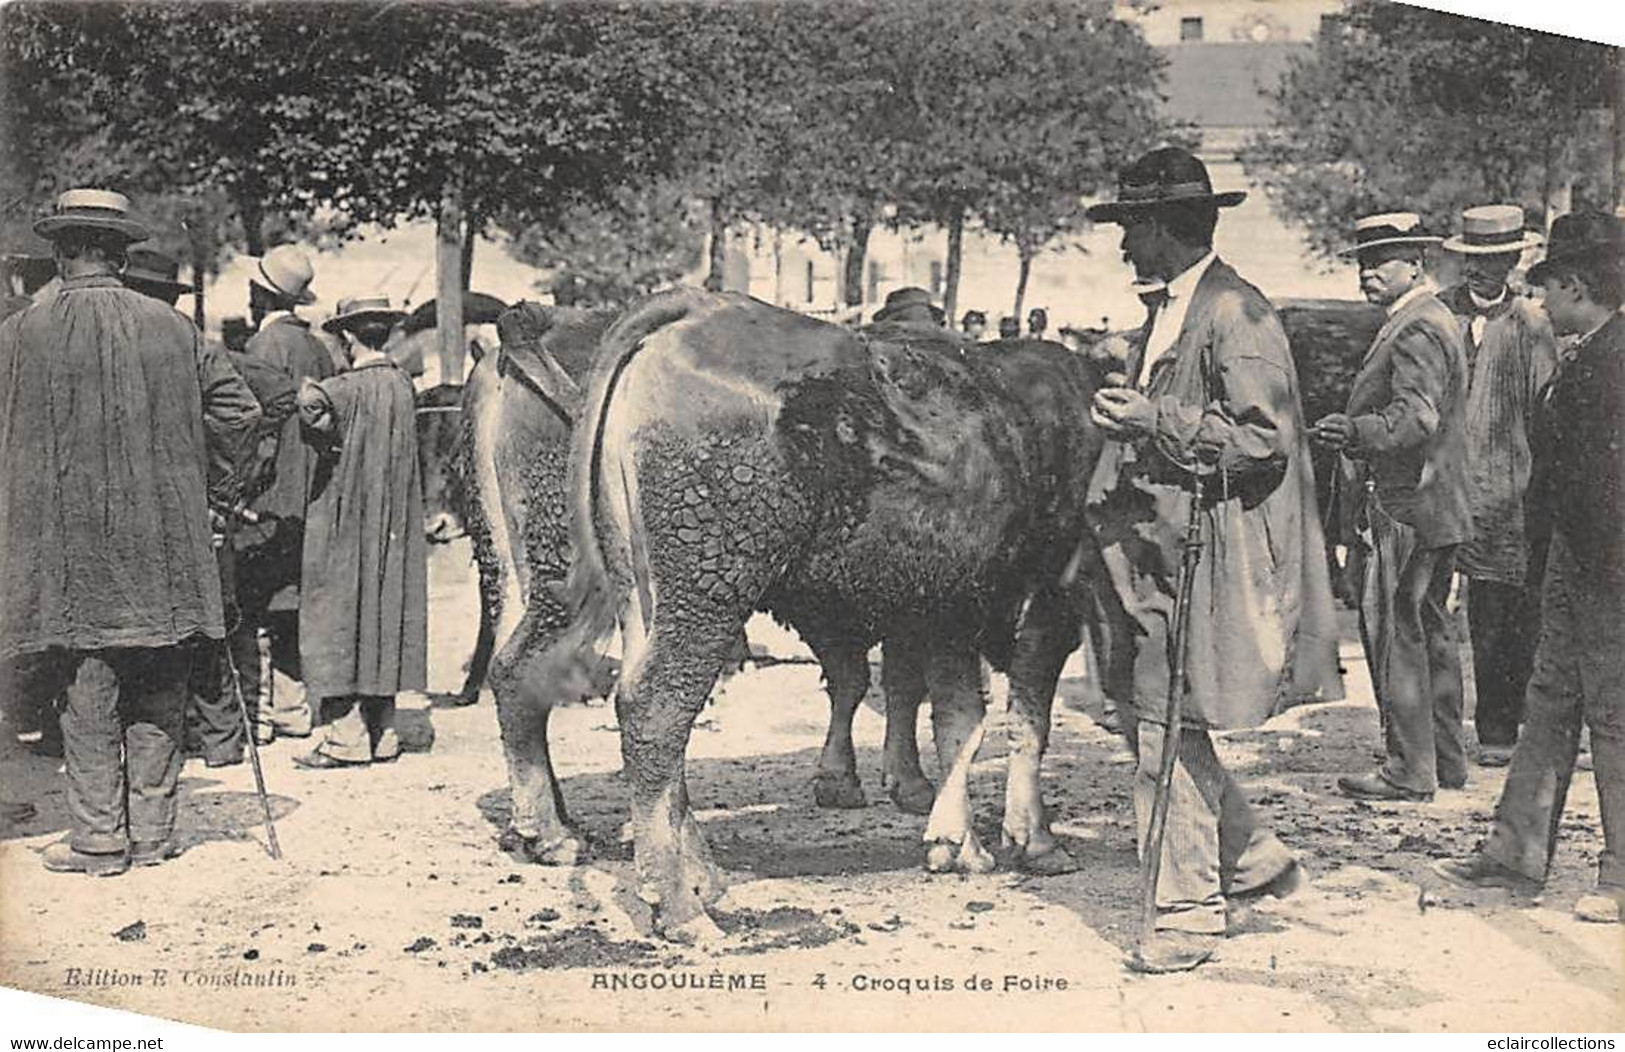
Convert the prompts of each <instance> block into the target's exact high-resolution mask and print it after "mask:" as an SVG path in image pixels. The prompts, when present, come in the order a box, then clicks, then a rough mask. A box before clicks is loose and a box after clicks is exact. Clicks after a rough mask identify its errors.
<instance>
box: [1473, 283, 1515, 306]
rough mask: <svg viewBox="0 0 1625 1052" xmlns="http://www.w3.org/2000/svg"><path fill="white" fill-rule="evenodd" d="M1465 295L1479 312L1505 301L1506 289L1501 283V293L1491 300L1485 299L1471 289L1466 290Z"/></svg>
mask: <svg viewBox="0 0 1625 1052" xmlns="http://www.w3.org/2000/svg"><path fill="white" fill-rule="evenodd" d="M1467 295H1468V297H1469V298H1470V299H1471V300H1472V301H1473V306H1474V307H1475V308H1477V309H1478V310H1479V311H1480V312H1483V311H1487V310H1489V309H1490V308H1491V307H1495V306H1499V305H1500V304H1502V303H1505V302H1506V298H1507V289H1506V286H1505V285H1502V286H1501V294H1500V295H1499V296H1497V297H1495V298H1494V299H1492V300H1487V299H1485V298H1484V297H1483V296H1480V295H1479V294H1478V293H1476V292H1474V291H1473V290H1472V289H1468V290H1467Z"/></svg>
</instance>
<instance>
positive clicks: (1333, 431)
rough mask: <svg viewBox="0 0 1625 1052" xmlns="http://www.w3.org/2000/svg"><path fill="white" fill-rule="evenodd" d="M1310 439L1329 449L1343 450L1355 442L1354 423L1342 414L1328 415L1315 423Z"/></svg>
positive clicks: (1310, 432)
mask: <svg viewBox="0 0 1625 1052" xmlns="http://www.w3.org/2000/svg"><path fill="white" fill-rule="evenodd" d="M1309 438H1310V439H1311V440H1312V441H1313V442H1314V443H1315V444H1316V445H1321V446H1325V447H1326V448H1327V449H1333V450H1339V451H1340V450H1343V449H1345V448H1347V447H1348V445H1349V443H1350V442H1353V441H1354V421H1353V420H1351V419H1349V418H1348V417H1347V416H1345V415H1344V414H1342V413H1328V414H1327V415H1326V416H1323V417H1321V418H1320V419H1319V420H1316V421H1315V426H1314V427H1313V428H1311V429H1310V431H1309Z"/></svg>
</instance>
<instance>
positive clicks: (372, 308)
mask: <svg viewBox="0 0 1625 1052" xmlns="http://www.w3.org/2000/svg"><path fill="white" fill-rule="evenodd" d="M405 317H406V312H405V311H403V310H396V309H395V308H393V307H391V306H390V305H389V297H388V296H352V297H351V298H350V299H344V300H339V309H338V313H337V314H335V315H333V316H332V317H331V318H329V319H327V320H326V321H324V322H322V328H323V329H326V330H327V331H328V332H332V333H338V332H343V331H344V330H345V329H353V328H355V327H356V326H357V325H363V324H366V323H367V322H382V323H383V324H385V325H394V324H395V323H396V322H398V321H400V320H401V319H403V318H405Z"/></svg>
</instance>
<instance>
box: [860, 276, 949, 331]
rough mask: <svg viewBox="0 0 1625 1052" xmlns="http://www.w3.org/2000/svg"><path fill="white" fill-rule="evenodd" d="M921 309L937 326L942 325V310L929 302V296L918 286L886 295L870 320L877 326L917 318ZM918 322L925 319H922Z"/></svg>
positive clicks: (907, 287) (911, 286) (895, 290)
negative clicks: (907, 317) (908, 317)
mask: <svg viewBox="0 0 1625 1052" xmlns="http://www.w3.org/2000/svg"><path fill="white" fill-rule="evenodd" d="M922 309H924V310H925V311H927V312H929V313H930V315H931V319H932V320H933V321H935V322H936V323H937V324H938V325H941V324H942V319H943V313H942V308H941V307H939V306H937V305H936V304H934V303H932V302H931V294H930V293H929V292H927V291H925V290H924V289H922V288H919V287H918V286H915V285H909V286H906V287H904V288H900V289H894V290H893V291H892V292H890V293H889V294H887V296H886V303H885V305H884V306H882V307H881V308H880V309H879V310H877V311H875V316H874V318H873V319H872V320H873V321H874V323H875V324H877V325H878V324H879V323H881V322H883V321H898V320H906V318H905V316H913V317H919V316H920V312H921V310H922ZM920 320H921V321H924V320H925V319H924V318H923V317H922V318H920Z"/></svg>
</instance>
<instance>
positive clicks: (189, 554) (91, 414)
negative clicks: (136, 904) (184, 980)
mask: <svg viewBox="0 0 1625 1052" xmlns="http://www.w3.org/2000/svg"><path fill="white" fill-rule="evenodd" d="M129 207H130V205H129V201H128V200H127V199H126V198H125V197H124V196H123V195H122V194H116V193H112V192H110V191H106V190H70V191H68V192H66V193H64V194H62V195H61V196H60V197H58V198H57V202H56V208H55V209H54V211H52V213H51V214H50V215H48V216H46V217H45V218H43V219H41V220H39V222H37V223H36V224H35V225H34V230H35V232H36V233H38V234H39V235H40V236H41V237H44V238H46V239H48V240H50V241H51V242H52V243H53V245H54V246H55V257H56V262H57V270H58V273H59V276H60V279H61V287H60V288H59V289H58V290H57V291H56V292H55V293H53V294H51V295H50V296H48V297H47V298H45V299H44V300H42V301H41V302H39V303H36V304H34V305H33V306H32V307H29V308H28V309H26V310H24V311H22V312H21V313H19V314H15V315H13V316H11V317H10V318H8V319H6V321H5V322H4V323H3V324H0V405H4V406H6V407H7V408H6V413H7V419H6V426H5V427H3V428H0V463H3V464H5V465H6V467H5V470H4V471H3V472H0V537H4V538H5V543H4V544H0V595H4V596H5V602H4V603H0V663H7V664H9V663H10V662H11V661H12V659H14V658H16V657H18V656H19V655H39V657H40V660H39V662H37V664H38V665H39V666H41V667H40V668H39V670H38V675H39V682H36V683H35V684H33V688H34V689H36V690H39V691H40V692H41V693H42V694H44V695H45V696H51V695H54V694H56V693H57V692H58V691H59V690H61V689H62V688H64V687H66V688H67V692H68V707H67V712H66V713H65V714H64V715H63V717H62V731H63V737H64V744H65V753H66V760H67V776H68V778H67V785H68V792H67V803H68V814H69V821H70V827H69V833H68V837H67V839H66V840H64V841H62V842H60V843H57V844H53V845H51V846H50V847H48V848H47V849H46V850H45V852H44V854H43V857H42V860H43V862H44V865H45V867H46V868H47V869H50V870H52V871H57V872H70V873H90V874H95V875H100V876H111V875H116V874H118V873H122V872H124V871H125V870H127V869H128V868H129V867H130V866H131V865H155V864H158V863H161V862H163V861H164V860H165V859H167V858H170V857H172V856H173V854H174V853H175V846H174V843H173V841H172V839H171V835H172V833H173V831H174V825H175V793H176V786H177V784H178V779H179V774H180V767H181V763H180V755H179V750H178V745H179V741H180V736H181V721H182V718H183V713H184V706H185V692H186V679H187V674H188V672H189V670H190V667H191V662H190V651H191V650H192V648H194V647H195V646H196V645H198V643H199V642H200V641H201V640H204V639H213V640H218V639H221V638H222V637H223V636H224V634H225V623H224V617H223V611H222V606H221V596H220V583H219V578H218V569H217V567H216V564H215V557H214V552H213V550H212V548H211V545H210V538H211V531H210V523H209V518H208V507H209V506H210V504H216V505H219V504H227V503H229V502H230V501H231V500H232V499H233V496H234V493H233V487H234V485H235V481H236V480H235V471H236V466H237V463H238V461H239V459H240V457H241V454H242V452H243V449H244V446H245V444H246V440H247V438H248V436H249V434H250V433H251V432H252V430H253V427H254V424H255V422H256V421H257V420H258V419H259V406H258V405H257V404H256V403H255V401H254V397H253V395H252V394H250V393H249V390H248V387H247V385H246V384H244V383H243V381H242V378H241V377H239V376H238V375H237V374H236V373H235V372H234V371H233V370H232V369H231V367H230V366H229V365H228V364H227V363H226V362H225V360H224V359H223V358H222V357H221V356H220V355H218V354H215V353H213V352H211V350H210V349H209V348H207V347H206V346H204V344H203V341H202V338H201V336H200V335H199V334H198V331H197V330H196V329H195V328H194V327H193V326H192V323H191V322H190V321H189V320H187V319H186V318H185V317H184V316H182V315H181V314H179V313H177V312H176V311H175V310H174V309H173V308H170V307H167V306H165V305H163V304H161V303H156V302H154V301H152V300H150V299H148V298H146V297H145V296H142V295H140V294H139V293H136V292H133V291H131V290H130V289H128V288H125V287H124V285H123V283H122V282H121V281H120V280H119V272H120V271H121V270H122V269H124V266H125V263H126V257H127V252H128V249H129V246H130V245H131V244H133V243H136V242H139V241H142V240H145V239H146V237H147V230H146V227H145V226H143V225H142V224H141V223H139V222H138V221H136V220H135V219H134V218H132V217H131V216H130V214H129ZM86 407H90V410H91V411H86ZM211 457H212V458H217V459H219V460H221V461H222V462H223V463H224V465H225V469H226V470H224V471H222V472H220V473H218V474H217V476H216V477H215V478H214V479H210V478H209V475H208V466H209V462H210V459H211Z"/></svg>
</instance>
